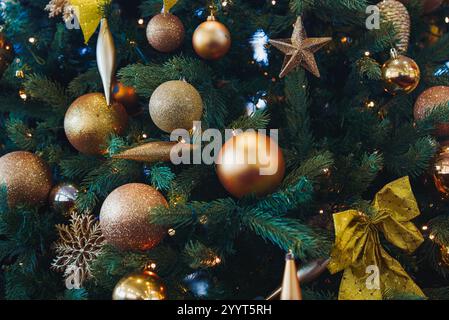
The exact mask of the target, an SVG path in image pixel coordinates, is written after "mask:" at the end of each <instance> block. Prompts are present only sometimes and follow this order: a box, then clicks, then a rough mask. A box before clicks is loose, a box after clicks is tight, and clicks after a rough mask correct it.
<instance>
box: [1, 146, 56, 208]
mask: <svg viewBox="0 0 449 320" xmlns="http://www.w3.org/2000/svg"><path fill="white" fill-rule="evenodd" d="M2 185H5V186H6V189H7V194H8V205H9V206H10V207H14V206H16V205H18V204H26V205H39V204H42V203H44V202H45V201H46V200H47V199H48V193H49V192H50V189H51V186H52V177H51V172H50V168H49V167H48V165H47V164H46V163H45V162H44V161H43V160H42V159H41V158H40V157H38V156H37V155H35V154H33V153H31V152H27V151H14V152H10V153H7V154H5V155H4V156H2V157H0V186H2Z"/></svg>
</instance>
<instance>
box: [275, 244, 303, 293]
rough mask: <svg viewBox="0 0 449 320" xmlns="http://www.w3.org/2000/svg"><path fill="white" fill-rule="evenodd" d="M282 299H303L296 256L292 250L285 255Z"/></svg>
mask: <svg viewBox="0 0 449 320" xmlns="http://www.w3.org/2000/svg"><path fill="white" fill-rule="evenodd" d="M280 299H281V300H302V295H301V288H300V286H299V280H298V278H297V276H296V264H295V257H294V255H293V253H292V252H291V251H290V252H289V253H287V255H286V256H285V268H284V277H283V279H282V290H281V297H280Z"/></svg>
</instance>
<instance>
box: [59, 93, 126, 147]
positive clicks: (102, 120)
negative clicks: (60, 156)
mask: <svg viewBox="0 0 449 320" xmlns="http://www.w3.org/2000/svg"><path fill="white" fill-rule="evenodd" d="M127 124H128V115H127V113H126V110H125V108H124V107H123V106H122V105H121V104H119V103H117V102H114V103H113V104H112V105H111V106H108V105H107V103H106V99H105V97H104V95H103V94H102V93H89V94H85V95H83V96H81V97H79V98H78V99H76V100H75V101H74V102H73V103H72V105H71V106H70V107H69V109H68V110H67V112H66V114H65V119H64V130H65V134H66V136H67V139H68V140H69V141H70V143H71V144H72V146H73V147H74V148H75V149H77V150H78V151H79V152H82V153H85V154H104V153H106V151H107V150H106V149H107V146H106V143H107V139H108V138H109V136H110V135H111V134H113V133H115V134H118V135H120V134H122V133H123V132H124V131H125V128H126V126H127Z"/></svg>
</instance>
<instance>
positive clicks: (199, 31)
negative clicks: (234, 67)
mask: <svg viewBox="0 0 449 320" xmlns="http://www.w3.org/2000/svg"><path fill="white" fill-rule="evenodd" d="M192 43H193V49H195V52H196V53H197V54H198V55H199V56H200V57H201V58H203V59H207V60H218V59H220V58H221V57H223V56H224V55H225V54H226V53H227V52H228V51H229V49H230V48H231V34H230V32H229V30H228V28H226V26H225V25H224V24H222V23H220V22H218V21H216V20H215V17H214V16H209V17H208V18H207V21H206V22H203V23H202V24H200V25H199V26H198V27H197V28H196V30H195V32H194V33H193V37H192Z"/></svg>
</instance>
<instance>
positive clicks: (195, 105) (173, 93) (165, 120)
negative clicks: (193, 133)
mask: <svg viewBox="0 0 449 320" xmlns="http://www.w3.org/2000/svg"><path fill="white" fill-rule="evenodd" d="M149 107H150V116H151V119H152V120H153V122H154V124H155V125H156V126H157V127H158V128H159V129H161V130H163V131H165V132H168V133H170V132H172V131H173V130H175V129H186V130H190V129H192V127H193V121H200V120H201V116H202V114H203V100H202V99H201V96H200V93H199V92H198V91H197V90H196V89H195V88H194V87H193V86H192V85H191V84H189V83H187V82H185V81H179V80H174V81H167V82H164V83H163V84H161V85H160V86H159V87H157V88H156V90H154V92H153V94H152V95H151V99H150V106H149Z"/></svg>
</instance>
